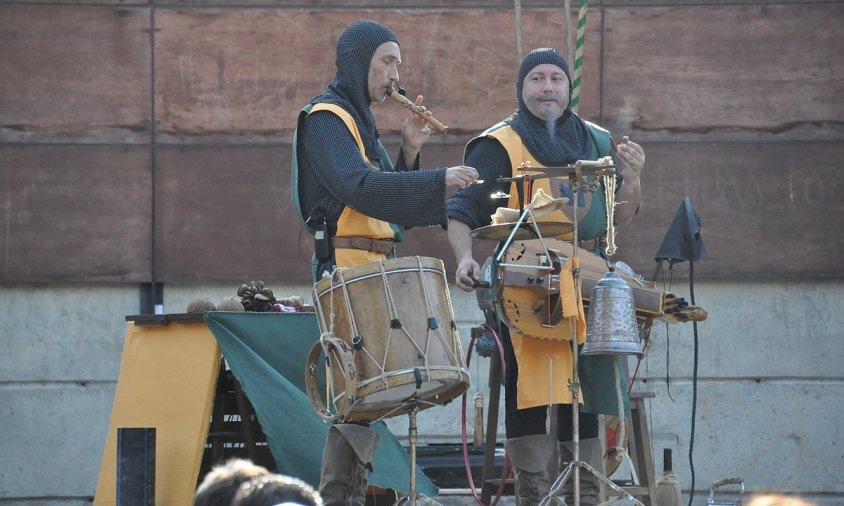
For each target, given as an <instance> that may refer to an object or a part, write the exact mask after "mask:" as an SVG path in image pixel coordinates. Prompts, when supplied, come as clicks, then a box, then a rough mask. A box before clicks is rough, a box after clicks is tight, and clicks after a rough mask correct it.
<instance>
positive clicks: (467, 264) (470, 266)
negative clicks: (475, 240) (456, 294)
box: [454, 257, 481, 292]
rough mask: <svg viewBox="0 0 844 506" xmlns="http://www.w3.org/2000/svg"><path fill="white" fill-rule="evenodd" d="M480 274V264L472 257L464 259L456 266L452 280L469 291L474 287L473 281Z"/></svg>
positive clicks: (474, 281)
mask: <svg viewBox="0 0 844 506" xmlns="http://www.w3.org/2000/svg"><path fill="white" fill-rule="evenodd" d="M480 276H481V266H480V265H478V262H475V259H474V258H472V257H469V258H466V259H464V260H463V261H462V262H460V264H459V265H458V266H457V270H456V271H455V273H454V282H455V283H457V286H458V288H460V289H461V290H463V291H464V292H471V291H472V290H474V289H475V283H476V282H477V280H478V279H480Z"/></svg>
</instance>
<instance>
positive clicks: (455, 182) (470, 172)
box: [445, 165, 478, 188]
mask: <svg viewBox="0 0 844 506" xmlns="http://www.w3.org/2000/svg"><path fill="white" fill-rule="evenodd" d="M477 180H478V171H477V170H475V168H474V167H467V166H466V165H457V166H455V167H449V168H447V169H446V170H445V185H446V187H451V186H456V187H458V188H466V187H467V186H470V185H472V183H474V182H475V181H477Z"/></svg>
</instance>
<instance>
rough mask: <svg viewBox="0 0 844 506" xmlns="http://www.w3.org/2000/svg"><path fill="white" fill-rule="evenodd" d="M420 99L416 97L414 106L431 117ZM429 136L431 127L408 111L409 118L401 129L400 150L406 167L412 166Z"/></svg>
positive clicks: (420, 96)
mask: <svg viewBox="0 0 844 506" xmlns="http://www.w3.org/2000/svg"><path fill="white" fill-rule="evenodd" d="M422 98H423V97H422V95H419V96H418V97H416V105H418V106H420V107H422V109H423V110H424V111H425V114H426V115H428V116H431V112H430V111H428V110H426V109H425V107H424V106H422ZM430 135H431V127H430V126H428V123H427V122H426V121H425V120H424V119H422V118H421V117H419V115H417V114H416V113H414V112H413V111H410V117H409V118H407V120H405V122H404V125H402V127H401V149H402V153H403V154H404V161H405V162H406V163H407V166H408V167H412V166H413V162H414V161H415V160H416V155H417V154H419V150H420V149H421V148H422V145H423V144H425V141H427V140H428V137H429V136H430Z"/></svg>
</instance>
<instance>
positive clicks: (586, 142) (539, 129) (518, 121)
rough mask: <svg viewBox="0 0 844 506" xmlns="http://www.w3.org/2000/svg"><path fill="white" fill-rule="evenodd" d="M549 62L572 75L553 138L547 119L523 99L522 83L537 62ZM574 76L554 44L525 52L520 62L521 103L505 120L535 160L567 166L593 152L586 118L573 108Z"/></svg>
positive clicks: (517, 96) (518, 89) (546, 163)
mask: <svg viewBox="0 0 844 506" xmlns="http://www.w3.org/2000/svg"><path fill="white" fill-rule="evenodd" d="M543 63H550V64H552V65H556V66H558V67H560V68H561V69H562V70H563V72H564V73H565V74H566V77H568V78H569V103H568V104H566V110H565V112H564V113H563V115H562V116H561V117H560V118H559V119H557V121H556V124H555V125H554V138H551V137H550V136H549V133H548V127H547V126H546V123H545V120H543V119H540V118H537V117H536V116H534V115H533V114H532V113H531V112H530V111H529V110H528V108H527V106H526V105H525V102H524V100H522V86H523V84H524V82H525V77H527V75H528V73H529V72H530V71H531V70H533V68H534V67H536V66H537V65H541V64H543ZM571 92H572V85H571V76H570V75H569V68H568V65H566V61H565V60H564V59H563V57H562V56H561V55H560V53H558V52H557V51H556V50H554V49H551V48H541V49H534V50H533V51H531V52H530V53H528V54H527V56H525V58H524V59H523V60H522V63H521V65H520V66H519V77H518V79H517V80H516V98H517V99H518V102H519V107H518V109H517V110H516V112H515V113H513V115H512V116H510V117H509V118H507V119H506V120H504V122H505V123H507V124H509V125H510V126H512V127H513V129H514V130H515V131H516V133H518V134H519V137H521V138H522V142H523V143H524V144H525V147H527V149H528V151H530V153H531V154H532V155H533V156H534V157H535V158H536V160H537V161H538V162H539V163H541V164H542V165H545V166H546V167H553V166H564V165H568V164H571V163H574V162H576V161H577V160H587V159H589V157H590V155H591V153H592V138H591V136H590V135H589V131H588V130H587V129H586V124H584V122H583V120H582V119H581V118H580V116H578V115H577V114H575V113H574V112H572V110H571V109H570V107H571Z"/></svg>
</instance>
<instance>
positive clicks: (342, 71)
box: [310, 21, 399, 160]
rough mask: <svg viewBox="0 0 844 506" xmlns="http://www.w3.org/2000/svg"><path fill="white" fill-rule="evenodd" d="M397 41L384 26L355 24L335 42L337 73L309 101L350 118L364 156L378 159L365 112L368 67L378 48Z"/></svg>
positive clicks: (370, 119)
mask: <svg viewBox="0 0 844 506" xmlns="http://www.w3.org/2000/svg"><path fill="white" fill-rule="evenodd" d="M385 42H395V43H396V44H398V42H399V41H398V39H397V38H396V36H395V35H394V34H393V32H392V31H390V29H389V28H387V27H386V26H384V25H382V24H379V23H376V22H375V21H356V22H354V23H352V24H351V25H349V27H348V28H346V30H345V31H344V32H343V33H342V34H341V35H340V38H339V39H337V60H336V62H335V63H336V65H337V73H336V75H335V77H334V80H333V81H331V83H330V84H329V85H328V89H327V90H325V91H324V92H323V93H322V94H320V95H317V96H315V97H314V98H312V99H311V102H310V103H312V104H316V103H320V102H321V103H328V104H336V105H339V106H340V107H342V108H343V109H344V110H345V111H346V112H348V113H349V114H351V115H352V118H354V120H355V123H356V124H357V127H358V131H360V135H361V139H362V140H363V145H364V148H365V149H366V156H367V157H369V159H370V160H378V159H380V158H381V155H380V152H379V150H378V147H377V141H378V129H377V128H376V127H375V118H374V117H373V116H372V112H371V111H370V110H369V105H370V99H369V66H370V64H371V63H372V55H374V54H375V50H376V49H378V46H380V45H381V44H383V43H385Z"/></svg>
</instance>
